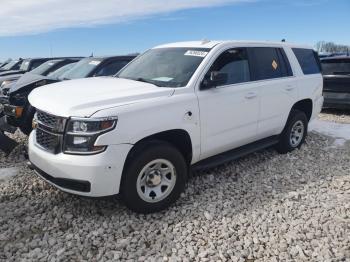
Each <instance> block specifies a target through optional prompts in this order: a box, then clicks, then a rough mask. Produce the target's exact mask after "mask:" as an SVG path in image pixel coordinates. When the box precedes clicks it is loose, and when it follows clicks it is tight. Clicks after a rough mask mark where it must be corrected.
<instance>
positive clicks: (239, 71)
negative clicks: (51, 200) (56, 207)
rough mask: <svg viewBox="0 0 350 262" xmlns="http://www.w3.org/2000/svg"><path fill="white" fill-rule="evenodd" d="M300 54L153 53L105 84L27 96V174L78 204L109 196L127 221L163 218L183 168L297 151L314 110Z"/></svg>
mask: <svg viewBox="0 0 350 262" xmlns="http://www.w3.org/2000/svg"><path fill="white" fill-rule="evenodd" d="M322 85H323V81H322V75H321V69H320V64H319V60H318V56H317V54H316V53H315V52H314V51H313V50H312V48H311V47H307V46H299V45H291V44H287V43H268V42H239V41H220V42H217V41H203V42H184V43H174V44H168V45H162V46H158V47H155V48H153V49H151V50H149V51H147V52H145V53H144V54H143V55H141V56H139V57H138V58H136V59H135V60H134V61H133V62H131V63H130V64H128V65H127V66H126V67H124V68H123V69H122V70H121V71H120V72H119V73H118V74H117V75H116V76H115V77H110V78H94V79H80V80H73V81H67V82H62V83H55V84H52V85H50V86H44V87H40V88H38V89H36V90H34V91H33V92H32V93H31V94H30V96H29V101H30V103H31V105H32V106H33V107H35V108H36V110H37V114H36V117H35V119H34V121H33V123H34V124H33V125H34V127H35V130H33V132H32V133H31V134H30V137H29V150H28V152H29V159H30V161H31V163H32V167H33V168H34V169H35V170H36V172H37V173H38V175H39V176H40V177H41V178H43V179H44V180H46V181H47V182H49V183H51V184H53V185H55V186H56V187H58V188H59V189H61V190H63V191H66V192H69V193H73V194H79V195H84V196H91V197H101V196H109V195H115V194H118V193H120V195H121V197H122V198H123V200H124V202H125V203H126V205H127V206H128V207H129V208H131V209H132V210H135V211H137V212H142V213H150V212H155V211H159V210H162V209H164V208H166V207H168V206H169V205H170V204H171V203H173V202H174V201H175V200H176V199H177V198H178V197H179V196H180V194H181V192H182V191H183V190H184V188H185V183H186V180H187V177H188V173H189V169H190V167H192V168H206V167H209V166H213V165H217V164H221V163H223V162H226V161H229V160H232V159H234V158H237V157H239V156H242V155H244V154H247V153H250V152H252V151H255V150H259V149H262V148H264V147H268V146H273V145H274V146H276V148H277V149H278V151H279V152H280V153H286V152H290V151H292V150H294V149H296V148H299V147H300V146H301V145H302V144H303V142H304V141H305V137H306V135H307V128H308V123H309V121H310V120H311V119H314V118H315V117H317V115H318V114H319V112H320V111H321V108H322V103H323V97H322Z"/></svg>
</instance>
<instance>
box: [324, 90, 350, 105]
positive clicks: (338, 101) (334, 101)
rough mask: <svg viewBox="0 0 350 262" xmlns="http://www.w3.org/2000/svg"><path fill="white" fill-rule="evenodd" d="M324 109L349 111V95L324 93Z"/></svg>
mask: <svg viewBox="0 0 350 262" xmlns="http://www.w3.org/2000/svg"><path fill="white" fill-rule="evenodd" d="M324 99H325V100H324V105H323V107H325V108H339V109H350V93H333V92H324Z"/></svg>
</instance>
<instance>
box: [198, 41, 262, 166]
mask: <svg viewBox="0 0 350 262" xmlns="http://www.w3.org/2000/svg"><path fill="white" fill-rule="evenodd" d="M212 72H215V73H216V74H217V73H220V74H226V76H227V79H226V81H225V82H224V83H222V84H220V85H218V86H215V87H211V88H205V89H204V90H203V87H202V88H200V89H199V90H198V92H197V95H198V101H199V107H200V120H201V159H205V158H207V157H210V156H213V155H216V154H219V153H222V152H225V151H228V150H230V149H233V148H237V147H240V146H242V145H245V144H248V143H250V142H253V141H255V140H256V137H257V126H258V117H259V110H260V108H259V107H260V90H259V85H258V84H257V83H256V82H255V83H254V82H251V80H250V69H249V61H248V54H247V49H246V48H233V49H229V50H226V51H224V52H222V53H221V54H220V55H219V56H218V58H217V59H216V60H215V62H214V63H213V65H212V66H211V68H210V69H209V71H208V72H207V73H206V75H205V77H204V80H203V82H206V81H210V75H211V73H212Z"/></svg>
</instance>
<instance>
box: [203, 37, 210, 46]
mask: <svg viewBox="0 0 350 262" xmlns="http://www.w3.org/2000/svg"><path fill="white" fill-rule="evenodd" d="M208 43H210V40H208V39H206V38H204V39H202V43H201V44H202V45H205V44H208Z"/></svg>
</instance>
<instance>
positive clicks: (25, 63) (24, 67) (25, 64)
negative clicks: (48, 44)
mask: <svg viewBox="0 0 350 262" xmlns="http://www.w3.org/2000/svg"><path fill="white" fill-rule="evenodd" d="M28 69H29V61H28V60H24V61H23V62H22V64H21V67H20V68H19V70H22V71H28Z"/></svg>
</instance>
